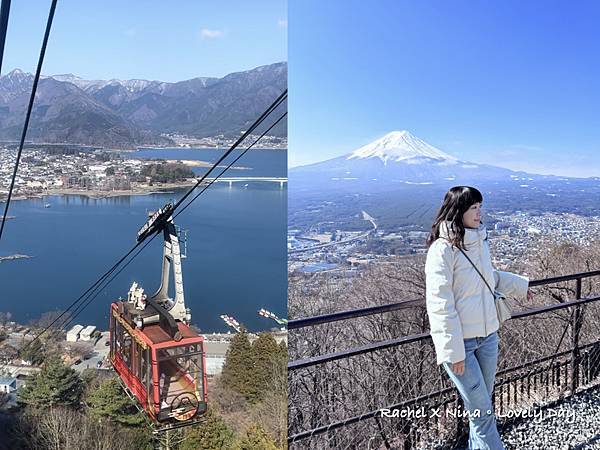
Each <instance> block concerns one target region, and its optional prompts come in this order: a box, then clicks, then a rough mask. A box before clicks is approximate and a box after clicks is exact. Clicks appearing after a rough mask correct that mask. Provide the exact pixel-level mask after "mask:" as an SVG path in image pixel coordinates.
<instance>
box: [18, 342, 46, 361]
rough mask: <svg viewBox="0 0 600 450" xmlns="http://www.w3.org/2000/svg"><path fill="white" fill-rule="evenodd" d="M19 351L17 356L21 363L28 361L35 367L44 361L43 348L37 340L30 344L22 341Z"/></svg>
mask: <svg viewBox="0 0 600 450" xmlns="http://www.w3.org/2000/svg"><path fill="white" fill-rule="evenodd" d="M21 349H22V350H21V351H20V352H19V356H20V358H21V359H22V360H23V361H28V362H30V363H31V364H33V365H36V366H37V365H38V364H41V363H42V361H44V346H43V345H42V342H41V341H40V340H39V339H35V340H33V341H31V342H25V341H23V346H22V347H21Z"/></svg>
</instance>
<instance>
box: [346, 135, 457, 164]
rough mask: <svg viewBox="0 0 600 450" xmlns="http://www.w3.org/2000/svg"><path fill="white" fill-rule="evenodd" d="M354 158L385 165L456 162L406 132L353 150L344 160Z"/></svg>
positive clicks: (452, 157) (453, 158)
mask: <svg viewBox="0 0 600 450" xmlns="http://www.w3.org/2000/svg"><path fill="white" fill-rule="evenodd" d="M355 158H356V159H364V158H379V159H381V160H382V161H383V162H384V164H387V162H388V161H405V162H417V161H419V160H422V159H428V160H430V159H434V160H437V161H439V162H444V163H446V164H455V163H457V162H458V160H457V159H456V158H455V157H454V156H451V155H449V154H447V153H444V152H442V151H441V150H438V149H437V148H435V147H433V146H432V145H429V144H428V143H427V142H425V141H422V140H421V139H419V138H418V137H416V136H413V135H412V134H410V133H409V132H408V131H406V130H403V131H392V132H391V133H388V134H386V135H385V136H383V137H382V138H380V139H377V140H376V141H373V142H371V143H370V144H367V145H365V146H363V147H360V148H359V149H357V150H354V151H353V152H352V153H351V154H350V155H349V156H348V157H347V158H346V159H355ZM409 160H412V161H409Z"/></svg>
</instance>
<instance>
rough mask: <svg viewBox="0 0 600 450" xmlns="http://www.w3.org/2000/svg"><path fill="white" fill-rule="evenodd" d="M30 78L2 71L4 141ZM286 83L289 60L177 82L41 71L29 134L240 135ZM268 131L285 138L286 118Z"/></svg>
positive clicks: (119, 144)
mask: <svg viewBox="0 0 600 450" xmlns="http://www.w3.org/2000/svg"><path fill="white" fill-rule="evenodd" d="M33 79H34V76H33V74H31V73H27V72H23V71H22V70H19V69H15V70H13V71H11V72H9V73H7V74H6V75H3V76H0V139H1V140H16V139H18V138H19V136H20V134H21V130H22V127H23V117H24V115H25V110H26V107H27V104H28V100H29V96H30V93H31V87H32V84H33ZM286 86H287V63H285V62H282V63H275V64H270V65H267V66H261V67H256V68H254V69H251V70H247V71H243V72H235V73H230V74H229V75H226V76H224V77H222V78H207V77H197V78H192V79H189V80H184V81H180V82H176V83H168V82H163V81H151V80H140V79H133V80H118V79H110V80H86V79H84V78H80V77H78V76H75V75H73V74H63V75H53V76H44V77H42V79H41V80H40V83H39V85H38V89H37V92H36V99H35V103H34V109H33V115H32V119H31V122H30V125H29V129H28V132H27V138H28V139H30V140H32V141H34V142H35V141H38V142H39V141H41V142H61V143H62V142H67V143H73V144H85V145H94V146H105V147H110V148H135V147H137V146H140V145H149V144H152V145H172V144H173V142H172V141H171V140H170V139H168V138H166V137H165V136H164V135H163V134H164V133H176V134H184V135H187V136H194V137H207V136H217V135H221V134H222V135H225V136H227V137H232V136H238V135H239V133H240V130H244V129H246V128H247V127H248V126H249V125H250V124H251V123H252V122H253V121H254V120H255V119H256V117H258V116H259V115H260V114H261V113H262V112H263V111H264V110H265V108H267V106H268V105H270V104H271V102H272V101H273V99H275V98H276V97H277V95H279V94H280V93H281V92H282V91H283V90H284V89H285V87H286ZM271 134H273V135H277V136H285V135H286V134H287V127H286V123H285V122H281V123H280V124H279V125H278V126H277V127H275V128H273V130H271Z"/></svg>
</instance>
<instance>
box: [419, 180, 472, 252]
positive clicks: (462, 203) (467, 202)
mask: <svg viewBox="0 0 600 450" xmlns="http://www.w3.org/2000/svg"><path fill="white" fill-rule="evenodd" d="M481 202H483V195H481V192H479V191H478V190H477V189H475V188H474V187H471V186H454V187H453V188H450V190H449V191H448V192H446V195H445V196H444V201H443V202H442V206H441V207H440V209H439V211H438V213H437V216H436V218H435V220H434V221H433V225H432V226H431V233H430V234H429V236H428V237H427V247H429V246H430V245H431V244H433V243H434V242H435V240H436V239H437V238H439V237H440V225H441V224H442V222H446V221H448V222H450V230H449V231H450V233H449V234H450V236H448V237H449V239H450V242H451V243H452V245H454V246H456V247H458V248H462V249H464V248H465V226H464V224H463V221H462V217H463V214H464V213H465V212H466V211H467V210H468V209H469V208H470V207H471V206H472V205H474V204H475V203H481Z"/></svg>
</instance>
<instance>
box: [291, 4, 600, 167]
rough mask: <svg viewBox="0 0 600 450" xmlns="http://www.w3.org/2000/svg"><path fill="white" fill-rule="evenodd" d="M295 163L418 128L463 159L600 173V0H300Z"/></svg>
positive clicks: (294, 15)
mask: <svg viewBox="0 0 600 450" xmlns="http://www.w3.org/2000/svg"><path fill="white" fill-rule="evenodd" d="M289 17H290V19H289V43H290V45H289V80H288V83H289V90H290V97H289V111H290V125H289V133H290V135H289V164H290V166H291V167H293V166H296V165H300V164H306V163H310V162H314V161H320V160H324V159H328V158H331V157H335V156H339V155H341V154H344V153H347V152H350V151H352V150H354V149H356V148H358V147H360V146H361V145H364V144H366V143H368V142H370V141H372V140H374V139H376V138H377V137H380V136H382V135H384V134H385V133H387V132H389V131H392V130H402V129H407V130H409V131H410V132H411V133H413V134H414V135H416V136H418V137H420V138H421V139H423V140H425V141H426V142H428V143H430V144H432V145H434V146H436V147H438V148H439V149H441V150H443V151H445V152H447V153H450V154H452V155H455V156H457V157H459V158H461V159H464V160H470V161H475V162H480V163H489V164H495V165H499V166H504V167H508V168H511V169H520V170H527V171H530V172H534V173H554V174H559V175H569V176H600V114H599V110H600V81H599V80H600V28H599V27H598V26H597V24H598V23H599V22H600V2H595V1H579V2H567V1H540V0H538V1H527V2H522V1H508V0H506V1H502V2H484V1H466V0H454V1H452V2H447V1H442V0H438V1H426V2H417V1H391V0H379V1H376V2H365V1H361V0H329V1H326V2H321V1H316V0H303V1H296V2H293V1H292V2H290V3H289Z"/></svg>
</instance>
